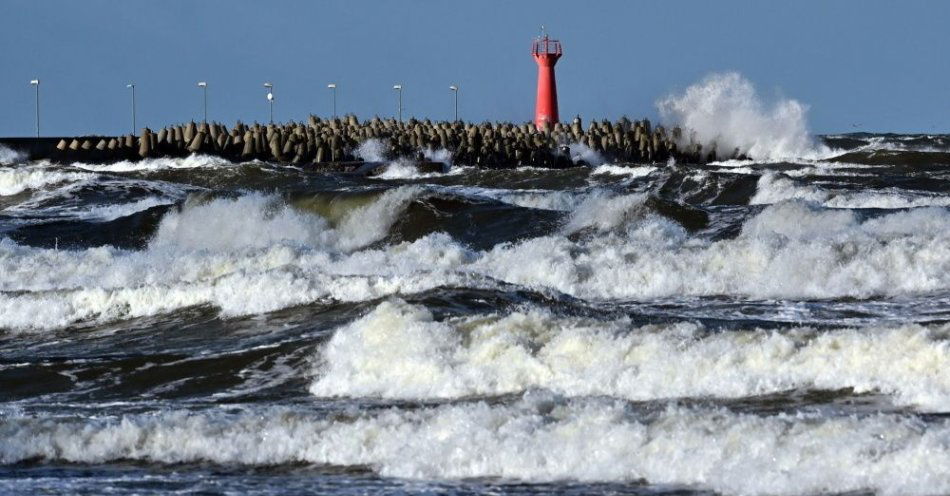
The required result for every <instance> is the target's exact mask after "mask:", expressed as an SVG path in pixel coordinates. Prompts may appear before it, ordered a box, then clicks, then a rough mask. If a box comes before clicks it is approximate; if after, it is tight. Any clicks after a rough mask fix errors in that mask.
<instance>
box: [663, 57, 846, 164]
mask: <svg viewBox="0 0 950 496" xmlns="http://www.w3.org/2000/svg"><path fill="white" fill-rule="evenodd" d="M656 105H657V108H658V109H659V112H660V115H661V117H662V120H663V122H664V123H665V124H667V125H668V126H671V127H672V126H679V127H681V128H682V129H683V130H684V133H683V137H682V138H681V142H680V143H677V145H678V146H680V147H681V148H684V147H686V146H688V145H689V143H690V142H696V143H700V144H702V145H703V151H704V153H708V152H709V151H710V150H712V149H713V147H715V149H716V151H717V153H718V155H719V156H720V157H726V158H728V157H730V156H732V154H733V152H734V151H735V150H738V151H739V153H740V154H742V155H746V156H748V157H750V158H753V159H756V160H781V159H794V158H819V157H821V156H825V155H827V154H828V153H830V150H829V149H828V148H827V147H825V146H824V145H820V144H818V143H817V142H816V141H815V139H814V137H813V136H812V135H811V134H810V133H809V131H808V125H807V121H806V117H805V116H806V113H807V109H808V108H807V106H806V105H804V104H802V103H800V102H798V101H797V100H792V99H780V100H777V101H775V102H771V103H769V102H766V101H764V100H763V99H762V98H761V97H760V96H759V94H758V93H757V92H756V89H755V87H754V86H753V85H752V83H751V82H750V81H749V80H748V79H746V78H744V77H743V76H742V75H740V74H739V73H736V72H727V73H715V74H711V75H709V76H707V77H706V78H704V79H703V80H702V81H700V82H699V83H696V84H694V85H692V86H690V87H688V88H686V90H685V91H683V92H682V93H679V94H670V95H668V96H666V97H665V98H661V99H660V100H658V101H657V104H656Z"/></svg>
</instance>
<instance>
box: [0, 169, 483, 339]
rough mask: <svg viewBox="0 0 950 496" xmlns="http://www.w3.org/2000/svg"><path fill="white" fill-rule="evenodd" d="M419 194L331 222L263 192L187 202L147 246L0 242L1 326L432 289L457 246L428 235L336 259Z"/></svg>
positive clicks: (399, 194)
mask: <svg viewBox="0 0 950 496" xmlns="http://www.w3.org/2000/svg"><path fill="white" fill-rule="evenodd" d="M419 191H420V188H418V187H403V188H396V189H392V190H389V191H387V192H385V193H382V194H380V196H379V197H378V198H377V199H376V201H373V202H371V203H369V204H368V205H364V206H362V207H357V208H354V209H353V210H352V211H351V212H348V213H347V214H346V215H344V216H343V217H342V218H340V219H335V225H334V226H333V227H330V226H329V224H328V223H327V221H326V220H325V219H323V218H321V217H320V216H317V215H313V214H305V213H302V212H298V211H296V210H294V209H293V208H291V207H288V206H286V205H284V204H282V203H281V202H279V201H277V200H276V199H275V198H273V197H269V196H265V195H260V194H250V195H247V196H244V197H241V198H237V199H216V200H212V201H211V202H208V203H205V204H198V205H186V207H185V208H184V209H183V210H182V211H181V212H172V213H169V214H168V215H166V217H165V218H163V220H162V222H161V224H160V225H159V228H158V231H157V233H156V235H155V237H154V239H153V240H152V241H151V243H150V245H149V248H148V249H147V250H145V251H127V250H118V249H114V248H110V247H101V248H93V249H87V250H80V251H65V250H62V251H60V250H47V249H39V248H29V247H22V246H18V245H16V244H15V243H13V242H11V241H10V240H3V241H0V291H2V292H4V293H0V328H7V329H11V330H15V331H21V332H22V331H36V330H42V329H55V328H59V327H64V326H67V325H70V324H72V323H75V322H80V321H86V320H95V321H112V320H118V319H123V318H131V317H139V316H146V315H155V314H159V313H164V312H169V311H172V310H175V309H177V308H183V307H188V306H194V305H209V304H210V305H214V306H216V307H217V308H219V309H220V310H221V312H222V314H223V315H225V316H231V315H235V316H236V315H248V314H254V313H261V312H267V311H272V310H277V309H280V308H285V307H287V306H293V305H298V304H301V303H308V302H313V301H318V300H320V299H324V298H330V297H334V298H338V299H344V300H361V299H368V298H374V297H379V296H381V295H387V294H392V293H393V292H399V291H408V292H415V291H421V290H425V289H429V288H431V287H432V286H433V285H437V284H439V282H440V281H441V280H443V279H442V278H429V277H425V274H426V272H427V270H425V269H428V268H438V267H439V266H440V265H444V262H440V260H441V259H444V258H446V257H448V259H449V260H456V259H457V257H458V256H462V255H463V254H464V253H465V251H464V249H462V248H461V247H452V246H451V243H449V242H447V241H446V240H445V239H442V238H439V237H434V238H430V239H428V240H423V241H420V242H417V243H414V244H408V245H404V246H402V247H400V248H398V251H397V252H396V253H394V255H395V260H386V258H387V253H386V252H385V251H383V252H377V251H375V250H367V251H365V252H361V253H356V254H353V255H351V256H347V255H346V254H345V253H346V252H348V251H351V250H354V249H356V248H359V247H362V246H365V245H366V244H369V243H372V242H374V241H377V240H378V239H380V238H381V237H383V236H385V235H386V234H387V232H388V229H389V225H390V224H391V223H392V222H394V221H395V219H396V218H397V216H398V215H399V214H400V212H402V210H403V209H404V208H405V206H406V205H407V204H408V202H409V201H411V199H412V198H414V197H415V195H417V194H418V192H419ZM433 243H434V245H433ZM456 263H458V261H457V260H456ZM387 266H390V269H391V270H392V272H393V273H391V274H389V275H388V276H387V274H386V270H385V267H387ZM102 267H109V270H108V271H103V270H102ZM399 269H402V270H399ZM417 271H418V272H419V273H417ZM445 280H452V278H451V277H449V278H445ZM21 291H22V292H23V293H20V292H21ZM373 295H375V296H373Z"/></svg>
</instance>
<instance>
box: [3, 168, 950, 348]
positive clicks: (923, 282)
mask: <svg viewBox="0 0 950 496" xmlns="http://www.w3.org/2000/svg"><path fill="white" fill-rule="evenodd" d="M423 191H424V189H423V188H421V187H419V186H404V187H400V188H396V189H392V190H388V191H386V192H384V193H376V194H374V196H370V197H368V199H367V200H360V201H365V202H367V203H365V204H363V206H358V207H354V206H343V207H341V208H336V207H334V203H333V202H332V201H331V202H330V203H329V204H327V203H326V201H325V200H320V202H318V204H317V205H309V206H308V205H299V206H287V205H285V204H284V203H281V201H279V200H277V199H275V198H273V197H269V196H267V195H258V194H251V195H245V196H244V197H240V198H237V199H226V198H219V199H215V200H211V201H210V202H208V203H203V204H200V203H199V204H197V205H186V206H185V208H184V209H183V210H182V211H181V212H172V213H169V214H167V215H166V217H165V218H163V220H162V222H161V223H160V225H159V227H158V231H157V233H156V234H155V237H154V239H153V240H152V241H151V244H150V245H149V247H148V249H146V250H144V251H127V250H117V249H113V248H107V247H104V248H94V249H87V250H79V251H57V250H45V249H40V248H29V247H23V246H19V245H16V244H15V243H13V242H11V241H9V240H5V241H2V242H0V292H2V293H0V328H7V329H21V330H24V329H25V330H29V329H32V330H36V329H46V328H57V327H62V326H65V325H69V324H70V323H73V322H79V321H83V320H88V319H94V320H114V319H119V318H128V317H136V316H142V315H152V314H155V313H157V312H166V311H170V310H173V309H176V308H182V307H185V306H191V305H202V304H210V305H213V306H215V307H217V308H219V309H221V310H222V312H223V314H224V315H247V314H252V313H259V312H266V311H272V310H277V309H280V308H285V307H287V306H292V305H298V304H303V303H309V302H314V301H322V300H325V299H336V300H342V301H365V300H368V299H373V298H379V297H381V296H387V295H393V294H412V293H415V292H419V291H426V290H429V289H432V288H436V287H440V286H446V285H459V284H463V285H467V286H470V287H477V288H486V287H487V288H492V287H497V285H498V284H499V282H501V283H511V284H517V285H521V286H523V287H525V288H528V289H532V290H537V291H541V292H552V291H553V292H559V293H563V294H567V295H571V296H575V297H580V298H585V299H589V300H594V301H596V300H651V299H655V298H664V297H669V296H674V295H675V296H715V295H735V296H741V297H750V298H756V299H762V298H815V299H828V298H841V297H853V298H869V297H873V296H898V295H913V294H925V293H930V292H936V291H946V290H947V289H948V288H950V211H948V210H946V209H943V208H935V207H930V208H919V209H914V210H911V211H901V212H894V213H891V214H888V215H884V216H880V217H876V218H872V219H868V220H863V221H862V220H860V219H859V218H858V217H857V216H856V214H855V213H854V212H851V211H847V210H825V209H820V208H817V207H814V206H812V205H808V204H805V203H801V202H783V203H779V204H775V205H771V206H769V207H766V208H765V209H764V210H763V211H762V212H760V213H759V214H758V215H756V216H754V217H752V218H750V219H749V220H747V221H746V222H745V225H744V226H743V227H742V231H741V232H740V233H739V235H738V236H737V237H735V238H733V239H725V240H720V241H709V240H705V239H702V238H697V237H694V236H691V235H690V234H689V231H688V230H687V229H686V227H684V225H683V224H680V223H679V222H686V221H689V219H690V217H691V213H690V212H678V211H675V212H672V213H667V215H671V217H670V216H664V215H660V212H659V211H656V210H654V209H655V208H657V207H656V206H651V205H650V204H648V203H647V201H648V200H649V198H647V197H645V196H644V195H620V196H617V195H606V194H605V195H594V197H592V199H590V200H588V201H585V202H584V203H583V204H582V205H579V206H578V207H577V208H576V209H575V210H574V212H572V214H571V215H570V216H569V218H568V220H567V221H566V223H565V227H564V230H563V231H562V232H560V233H554V234H550V235H544V236H540V237H536V238H530V239H526V240H523V241H518V242H507V243H503V244H499V245H495V246H494V247H493V248H491V249H487V250H485V251H476V250H472V249H470V248H468V247H466V246H465V245H464V244H462V243H460V242H458V241H456V240H454V239H453V238H452V237H450V236H449V235H447V234H444V233H438V232H436V233H433V234H428V235H425V236H423V237H421V238H419V239H416V240H415V241H413V242H403V243H397V244H382V245H374V243H376V242H377V241H379V240H381V239H383V237H385V236H386V235H387V232H388V231H389V229H390V227H391V225H392V223H393V222H395V221H396V220H397V219H398V217H399V215H400V213H401V212H402V211H404V209H405V208H406V207H407V205H408V204H409V203H410V202H411V201H414V200H413V199H414V198H416V197H417V195H420V194H422V192H423ZM345 205H351V204H345ZM660 208H662V205H661V206H660ZM301 209H303V210H301ZM307 209H311V211H312V214H303V213H302V211H306V210H307ZM321 212H322V214H320V213H321ZM605 212H606V213H605ZM607 214H609V215H607ZM678 215H682V216H684V218H683V219H682V220H680V221H679V222H678V221H677V220H676V219H677V216H678ZM591 229H593V230H595V232H594V233H592V232H590V230H591ZM573 233H582V234H583V233H586V234H585V235H581V236H579V237H575V236H574V235H573ZM102 267H109V270H108V271H103V270H102Z"/></svg>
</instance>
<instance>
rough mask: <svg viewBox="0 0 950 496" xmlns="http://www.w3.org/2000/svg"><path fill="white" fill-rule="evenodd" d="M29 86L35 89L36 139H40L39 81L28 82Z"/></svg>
mask: <svg viewBox="0 0 950 496" xmlns="http://www.w3.org/2000/svg"><path fill="white" fill-rule="evenodd" d="M30 85H32V86H35V87H36V137H37V138H39V137H40V80H39V79H33V80H30Z"/></svg>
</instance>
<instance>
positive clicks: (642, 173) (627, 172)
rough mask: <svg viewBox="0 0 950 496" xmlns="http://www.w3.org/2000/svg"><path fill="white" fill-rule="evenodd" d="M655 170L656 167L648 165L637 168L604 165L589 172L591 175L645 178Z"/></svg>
mask: <svg viewBox="0 0 950 496" xmlns="http://www.w3.org/2000/svg"><path fill="white" fill-rule="evenodd" d="M656 170H657V168H656V167H652V166H649V165H642V166H639V167H623V166H619V165H610V164H604V165H599V166H597V167H595V168H594V170H592V171H591V174H592V175H596V174H610V175H613V176H627V177H646V176H649V175H650V174H652V173H653V172H655V171H656Z"/></svg>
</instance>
